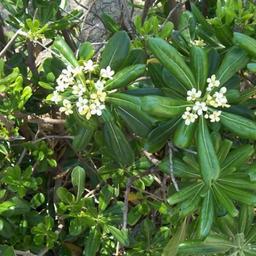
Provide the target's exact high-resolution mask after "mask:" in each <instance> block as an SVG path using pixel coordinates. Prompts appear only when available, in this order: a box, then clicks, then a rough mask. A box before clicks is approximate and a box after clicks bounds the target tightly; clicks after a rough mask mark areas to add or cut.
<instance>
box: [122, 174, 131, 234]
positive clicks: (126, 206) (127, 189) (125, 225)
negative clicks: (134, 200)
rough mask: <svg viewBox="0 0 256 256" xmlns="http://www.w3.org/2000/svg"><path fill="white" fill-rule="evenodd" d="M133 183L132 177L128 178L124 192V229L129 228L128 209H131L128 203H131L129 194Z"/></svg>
mask: <svg viewBox="0 0 256 256" xmlns="http://www.w3.org/2000/svg"><path fill="white" fill-rule="evenodd" d="M131 185H132V179H131V178H128V180H127V183H126V189H125V193H124V208H123V229H126V228H127V219H128V210H129V207H128V204H129V194H130V190H131Z"/></svg>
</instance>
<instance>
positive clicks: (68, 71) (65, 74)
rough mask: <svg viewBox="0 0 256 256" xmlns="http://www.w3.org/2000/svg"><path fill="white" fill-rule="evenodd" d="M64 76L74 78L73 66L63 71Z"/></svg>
mask: <svg viewBox="0 0 256 256" xmlns="http://www.w3.org/2000/svg"><path fill="white" fill-rule="evenodd" d="M61 73H62V75H64V76H67V77H72V76H73V68H72V66H67V68H66V69H63V70H62V71H61Z"/></svg>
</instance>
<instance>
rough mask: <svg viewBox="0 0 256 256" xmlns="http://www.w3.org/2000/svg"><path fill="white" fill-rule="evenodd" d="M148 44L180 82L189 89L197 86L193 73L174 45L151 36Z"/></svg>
mask: <svg viewBox="0 0 256 256" xmlns="http://www.w3.org/2000/svg"><path fill="white" fill-rule="evenodd" d="M147 45H148V47H149V49H150V50H151V51H152V52H153V54H154V55H155V56H156V57H157V58H158V59H159V61H160V62H161V63H162V64H163V65H164V66H165V67H166V68H167V69H168V70H169V71H170V72H171V74H173V75H174V76H175V78H176V79H177V80H178V81H179V82H180V83H182V84H183V85H184V86H185V87H186V88H188V89H190V88H193V87H194V86H195V78H194V76H193V73H192V72H191V70H190V69H189V67H188V66H187V64H186V63H185V61H184V59H183V58H182V57H181V55H180V54H179V52H178V51H177V50H176V49H175V48H174V47H173V46H171V45H170V44H168V43H167V42H166V41H164V40H163V39H161V38H150V39H148V41H147Z"/></svg>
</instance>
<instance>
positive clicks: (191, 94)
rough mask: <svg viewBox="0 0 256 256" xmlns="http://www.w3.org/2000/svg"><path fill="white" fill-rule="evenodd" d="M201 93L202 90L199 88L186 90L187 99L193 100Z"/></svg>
mask: <svg viewBox="0 0 256 256" xmlns="http://www.w3.org/2000/svg"><path fill="white" fill-rule="evenodd" d="M201 95H202V92H201V91H200V90H198V91H197V90H196V89H195V88H193V89H191V90H189V91H187V101H194V100H196V99H198V98H200V97H201Z"/></svg>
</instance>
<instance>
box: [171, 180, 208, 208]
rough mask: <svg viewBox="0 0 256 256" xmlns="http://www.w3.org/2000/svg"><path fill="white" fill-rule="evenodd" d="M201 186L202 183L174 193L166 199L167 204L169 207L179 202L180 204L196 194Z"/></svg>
mask: <svg viewBox="0 0 256 256" xmlns="http://www.w3.org/2000/svg"><path fill="white" fill-rule="evenodd" d="M202 186H203V184H202V183H199V184H193V185H190V186H188V187H185V188H183V189H181V190H180V191H178V192H176V193H175V194H173V195H172V196H170V197H168V198H167V202H168V203H169V204H170V205H173V204H177V203H179V202H182V201H184V200H186V199H188V198H191V197H193V194H194V193H196V192H197V191H198V190H199V189H201V188H202Z"/></svg>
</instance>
